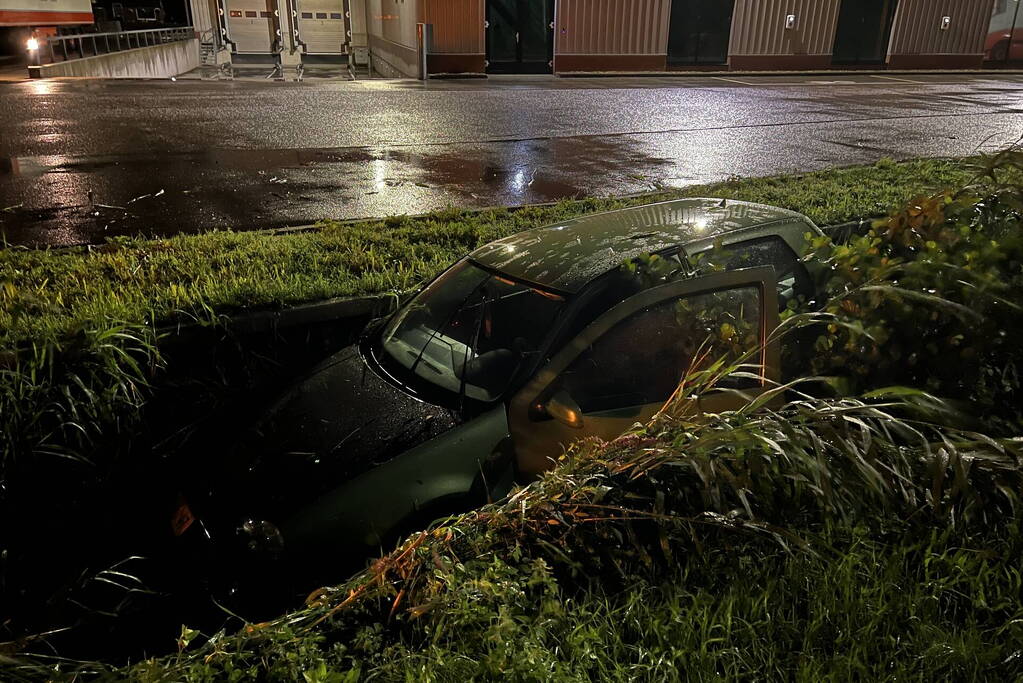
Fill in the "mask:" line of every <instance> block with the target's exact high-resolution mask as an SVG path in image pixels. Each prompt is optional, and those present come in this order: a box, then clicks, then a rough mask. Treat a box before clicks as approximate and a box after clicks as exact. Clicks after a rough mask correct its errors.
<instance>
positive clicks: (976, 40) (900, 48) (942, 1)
mask: <svg viewBox="0 0 1023 683" xmlns="http://www.w3.org/2000/svg"><path fill="white" fill-rule="evenodd" d="M993 7H994V0H900V2H899V8H898V10H897V11H896V15H895V26H894V28H893V30H892V44H891V54H892V55H978V54H982V53H983V52H984V38H985V37H986V36H987V27H988V23H989V22H990V21H991V12H992V9H993ZM942 17H951V18H952V23H951V24H950V25H949V28H948V29H947V30H945V31H942V30H941V28H940V27H941V18H942Z"/></svg>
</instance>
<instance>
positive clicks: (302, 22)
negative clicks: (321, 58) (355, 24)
mask: <svg viewBox="0 0 1023 683" xmlns="http://www.w3.org/2000/svg"><path fill="white" fill-rule="evenodd" d="M344 12H345V11H344V3H343V2H342V0H300V1H299V14H298V30H299V34H300V35H301V37H302V40H303V41H304V42H305V44H306V51H307V52H309V53H310V54H333V55H336V54H342V53H344V51H345V49H344V44H345V13H344Z"/></svg>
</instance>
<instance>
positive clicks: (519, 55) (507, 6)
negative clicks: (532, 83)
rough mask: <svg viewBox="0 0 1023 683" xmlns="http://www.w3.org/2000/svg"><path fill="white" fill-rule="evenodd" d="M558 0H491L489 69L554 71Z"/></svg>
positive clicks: (523, 72) (494, 70)
mask: <svg viewBox="0 0 1023 683" xmlns="http://www.w3.org/2000/svg"><path fill="white" fill-rule="evenodd" d="M553 59H554V0H487V72H489V73H506V74H543V73H551V72H552V65H551V62H552V60H553Z"/></svg>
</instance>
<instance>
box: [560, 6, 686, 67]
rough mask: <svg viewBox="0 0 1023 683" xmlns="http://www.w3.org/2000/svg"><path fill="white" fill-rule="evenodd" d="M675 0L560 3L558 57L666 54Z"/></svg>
mask: <svg viewBox="0 0 1023 683" xmlns="http://www.w3.org/2000/svg"><path fill="white" fill-rule="evenodd" d="M670 12H671V0H559V1H558V3H557V16H556V17H555V21H554V33H555V47H554V53H555V55H664V54H666V53H667V50H668V17H669V16H670Z"/></svg>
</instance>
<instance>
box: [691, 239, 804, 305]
mask: <svg viewBox="0 0 1023 683" xmlns="http://www.w3.org/2000/svg"><path fill="white" fill-rule="evenodd" d="M700 258H701V260H702V263H701V264H700V265H701V266H703V268H704V269H709V270H738V269H739V268H755V267H757V266H774V272H775V273H776V274H777V277H778V310H779V311H784V310H785V309H786V308H788V307H789V305H790V303H791V304H793V305H794V304H795V303H796V302H798V301H799V300H803V301H806V300H809V299H811V298H812V297H813V294H814V288H813V282H812V281H811V279H810V274H809V272H807V270H806V266H804V265H803V263H802V262H801V261H800V260H799V257H797V256H796V254H795V252H793V251H792V249H791V247H789V245H788V244H787V243H786V242H785V240H783V239H781V238H780V237H774V236H772V237H761V238H759V239H755V240H749V241H747V242H740V243H738V244H729V245H727V246H724V247H717V248H715V249H712V250H710V251H707V252H704V253H703V254H700Z"/></svg>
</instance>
